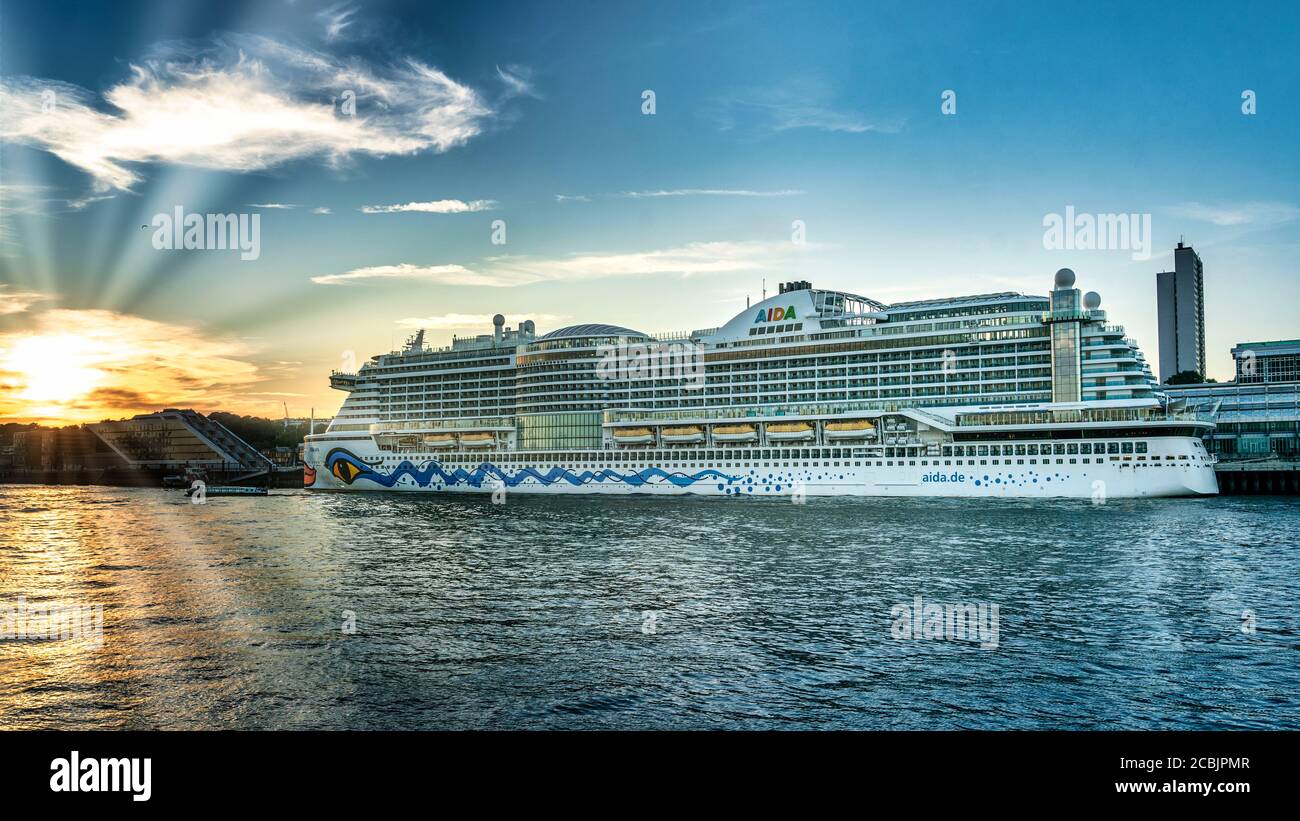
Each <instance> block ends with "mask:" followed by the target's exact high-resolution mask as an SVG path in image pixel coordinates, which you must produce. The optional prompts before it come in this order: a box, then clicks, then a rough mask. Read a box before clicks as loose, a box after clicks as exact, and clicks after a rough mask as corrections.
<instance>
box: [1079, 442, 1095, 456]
mask: <svg viewBox="0 0 1300 821" xmlns="http://www.w3.org/2000/svg"><path fill="white" fill-rule="evenodd" d="M1079 453H1083V454H1089V453H1092V442H1083V443H1081V444H1080V445H1079Z"/></svg>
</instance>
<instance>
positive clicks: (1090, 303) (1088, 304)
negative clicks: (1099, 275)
mask: <svg viewBox="0 0 1300 821" xmlns="http://www.w3.org/2000/svg"><path fill="white" fill-rule="evenodd" d="M1083 307H1085V308H1087V309H1088V310H1089V311H1095V310H1097V309H1098V308H1100V307H1101V294H1099V293H1097V292H1096V291H1089V292H1088V293H1086V294H1084V295H1083Z"/></svg>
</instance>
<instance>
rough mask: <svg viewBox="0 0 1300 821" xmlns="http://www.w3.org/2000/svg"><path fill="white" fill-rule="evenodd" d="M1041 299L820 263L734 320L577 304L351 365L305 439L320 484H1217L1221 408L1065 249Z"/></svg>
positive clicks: (1019, 493)
mask: <svg viewBox="0 0 1300 821" xmlns="http://www.w3.org/2000/svg"><path fill="white" fill-rule="evenodd" d="M1053 285H1054V287H1053V289H1052V290H1051V293H1050V295H1049V296H1047V297H1043V296H1032V295H1027V294H1021V293H1012V292H1003V293H991V294H980V295H976V296H965V297H956V298H952V299H930V300H923V301H914V302H900V303H895V304H892V305H890V304H885V303H882V302H878V301H876V300H873V299H869V298H867V297H865V296H859V295H857V294H852V293H847V292H843V291H834V290H821V289H817V288H814V287H812V285H811V284H810V283H808V282H803V281H797V282H788V283H783V284H781V286H780V287H779V289H778V293H777V294H776V295H775V296H772V297H770V298H766V299H764V300H763V301H761V302H759V303H757V304H755V305H752V306H749V307H747V308H746V309H745V310H743V311H741V312H740V313H739V314H737V315H736V316H734V317H732V319H731V320H730V321H729V322H727V323H726V324H725V325H722V326H721V327H718V328H710V329H705V330H696V331H691V332H689V333H686V332H679V333H672V334H659V335H653V336H652V335H650V334H646V333H642V332H639V331H635V330H631V329H629V328H624V327H619V326H615V325H605V324H582V325H573V326H570V327H566V328H560V329H557V330H552V331H550V332H549V333H545V334H542V335H538V334H537V331H536V327H535V324H534V323H533V322H532V321H531V320H526V321H523V322H521V323H519V324H518V327H516V328H513V329H512V328H509V327H506V326H505V320H504V318H503V317H502V316H501V315H499V314H498V315H497V316H496V317H494V319H493V322H494V327H493V329H492V333H490V334H488V333H484V334H481V335H476V336H473V337H469V338H453V340H452V344H451V345H450V346H447V347H443V348H436V349H435V348H431V347H429V346H427V345H426V344H425V342H424V335H423V332H420V333H417V334H416V335H415V336H414V337H413V338H412V339H410V340H409V341H408V342H407V343H406V345H405V346H404V347H403V348H402V349H401V350H398V351H394V352H392V353H387V354H381V355H378V356H375V357H372V358H371V359H370V360H369V361H367V362H366V363H365V364H363V365H362V366H361V367H360V368H358V369H356V372H355V373H344V372H335V373H332V374H331V375H330V384H331V386H332V387H334V388H337V389H339V390H342V391H346V392H348V396H347V398H346V400H345V401H344V402H343V405H342V407H341V408H340V410H339V412H338V413H337V415H335V417H334V418H333V419H332V420H331V421H330V423H329V425H328V428H327V429H326V430H325V431H324V432H321V433H315V432H313V433H312V434H311V435H309V436H308V437H307V439H306V442H305V444H304V448H303V454H304V461H305V463H306V467H305V470H304V483H305V485H306V486H307V487H309V488H312V489H316V490H328V491H410V492H443V493H457V492H468V493H492V494H495V495H494V500H496V499H497V497H499V496H501V495H502V494H509V493H606V494H670V495H675V494H702V495H710V496H732V497H752V498H785V499H787V500H789V499H791V498H793V499H794V500H795V501H802V500H803V499H804V498H805V497H806V496H818V495H852V496H956V497H1032V498H1046V497H1068V498H1083V499H1092V500H1094V501H1097V500H1099V499H1100V500H1105V499H1109V498H1134V497H1160V496H1197V495H1206V494H1214V493H1217V492H1218V485H1217V482H1216V480H1215V476H1214V461H1215V459H1214V457H1212V456H1211V455H1210V454H1209V453H1208V452H1207V451H1206V449H1205V447H1204V446H1203V444H1202V438H1203V437H1204V436H1205V435H1206V434H1207V433H1208V432H1209V431H1210V430H1211V429H1212V428H1213V415H1212V414H1211V413H1206V412H1203V411H1202V410H1200V409H1197V408H1186V407H1179V406H1178V403H1171V402H1169V401H1167V399H1166V398H1165V397H1164V396H1163V395H1162V394H1161V393H1160V391H1159V386H1158V383H1157V382H1156V380H1155V379H1154V378H1153V376H1152V374H1151V369H1150V367H1149V366H1148V364H1147V362H1146V359H1145V357H1144V356H1143V354H1142V353H1141V351H1139V350H1138V347H1137V343H1136V342H1134V341H1133V340H1132V339H1130V338H1128V337H1126V335H1125V333H1124V329H1123V328H1122V327H1120V326H1116V325H1112V324H1108V322H1107V319H1106V314H1105V312H1104V311H1103V310H1101V308H1100V304H1101V300H1100V297H1098V296H1097V294H1095V293H1091V292H1090V293H1088V294H1086V295H1081V294H1080V291H1079V289H1077V288H1075V275H1074V273H1073V272H1072V271H1070V270H1069V269H1062V270H1060V271H1058V272H1057V274H1056V277H1055V281H1054V283H1053Z"/></svg>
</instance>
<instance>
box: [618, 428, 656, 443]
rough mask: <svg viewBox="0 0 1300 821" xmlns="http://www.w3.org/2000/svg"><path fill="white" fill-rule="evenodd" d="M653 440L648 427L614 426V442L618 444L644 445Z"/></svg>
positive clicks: (652, 434) (653, 437) (653, 436)
mask: <svg viewBox="0 0 1300 821" xmlns="http://www.w3.org/2000/svg"><path fill="white" fill-rule="evenodd" d="M654 440H655V435H654V433H653V432H652V431H651V430H650V429H649V428H614V442H615V444H619V445H646V444H649V443H650V442H653V441H654Z"/></svg>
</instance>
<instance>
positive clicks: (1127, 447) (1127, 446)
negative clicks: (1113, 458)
mask: <svg viewBox="0 0 1300 821" xmlns="http://www.w3.org/2000/svg"><path fill="white" fill-rule="evenodd" d="M1122 450H1123V452H1124V453H1132V452H1133V443H1132V442H1125V443H1124V446H1123V448H1122Z"/></svg>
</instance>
